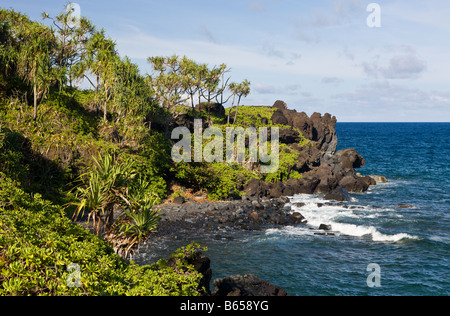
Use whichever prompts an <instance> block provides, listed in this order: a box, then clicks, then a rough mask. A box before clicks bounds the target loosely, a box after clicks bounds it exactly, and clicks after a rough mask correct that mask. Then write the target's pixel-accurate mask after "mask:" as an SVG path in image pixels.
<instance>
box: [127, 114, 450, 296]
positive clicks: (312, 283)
mask: <svg viewBox="0 0 450 316" xmlns="http://www.w3.org/2000/svg"><path fill="white" fill-rule="evenodd" d="M336 131H337V135H338V150H339V149H344V148H355V149H357V151H358V152H359V153H360V154H361V155H362V156H363V157H364V158H365V159H366V164H365V166H364V167H363V168H361V169H358V170H357V172H360V173H361V174H363V175H370V174H377V175H383V176H385V177H387V178H388V179H389V183H385V184H378V185H377V186H374V187H371V188H370V189H369V191H368V192H366V193H362V194H352V198H353V199H352V201H351V202H349V203H346V204H339V203H333V204H331V205H330V203H328V204H324V203H326V201H324V200H323V196H322V195H297V196H294V197H291V206H292V209H293V211H299V212H300V213H301V214H302V215H303V216H305V217H306V219H307V220H308V224H307V225H300V226H296V227H285V228H280V229H268V230H265V231H261V232H239V233H236V234H235V236H234V239H233V240H231V241H224V240H213V239H211V238H205V239H204V240H201V239H200V240H195V241H197V242H199V243H201V244H202V245H205V246H207V247H208V251H207V252H206V255H207V256H208V257H210V259H211V268H212V271H213V276H212V278H213V279H216V278H220V277H224V276H227V275H235V274H253V275H255V276H257V277H260V278H262V279H264V280H266V281H268V282H270V283H272V284H274V285H277V286H280V287H282V288H284V289H285V290H286V291H287V292H288V293H289V294H290V295H292V296H317V295H333V296H334V295H345V296H348V295H350V296H372V295H388V296H391V295H395V296H407V295H408V296H410V295H413V296H431V295H445V296H446V295H449V294H450V279H449V278H448V273H449V272H450V265H449V257H450V216H449V205H450V193H449V189H450V180H449V179H450V168H449V155H450V123H338V124H337V126H336ZM402 204H403V205H404V204H407V205H409V208H403V207H401V205H402ZM296 205H297V206H296ZM320 224H327V225H331V226H332V231H331V232H332V234H331V235H323V234H321V231H319V230H318V226H319V225H320ZM185 244H186V241H160V242H156V243H154V244H153V245H152V246H151V247H148V248H145V247H144V248H142V249H141V253H140V254H139V255H138V256H137V257H136V258H135V260H136V262H138V263H140V264H148V263H152V262H154V261H155V260H156V259H158V258H159V257H164V256H167V255H168V254H170V253H171V252H173V251H174V250H175V249H177V248H178V247H181V246H183V245H185Z"/></svg>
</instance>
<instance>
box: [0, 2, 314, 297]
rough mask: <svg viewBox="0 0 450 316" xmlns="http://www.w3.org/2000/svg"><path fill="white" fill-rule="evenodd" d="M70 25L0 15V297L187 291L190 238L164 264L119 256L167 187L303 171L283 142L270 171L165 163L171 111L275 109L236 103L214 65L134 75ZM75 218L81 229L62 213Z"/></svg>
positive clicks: (89, 33) (235, 191)
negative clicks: (275, 169)
mask: <svg viewBox="0 0 450 316" xmlns="http://www.w3.org/2000/svg"><path fill="white" fill-rule="evenodd" d="M71 22H73V21H71V16H70V12H62V13H61V14H59V15H57V16H55V17H51V16H49V15H48V14H47V13H45V12H44V13H43V21H41V22H36V21H31V20H30V19H29V18H28V17H27V16H26V15H24V14H21V13H20V12H16V11H14V10H12V9H10V10H5V9H0V271H1V274H0V284H1V285H0V295H198V294H199V293H201V291H202V289H199V288H198V282H199V280H200V278H201V276H200V275H199V274H198V273H197V272H195V271H194V270H193V267H192V266H190V265H189V264H188V263H187V261H186V260H185V258H187V257H189V255H190V254H192V253H193V252H194V251H195V250H196V249H197V248H198V246H197V245H191V246H189V247H187V248H185V249H181V250H180V251H179V252H178V253H177V254H176V255H174V256H175V257H177V258H178V261H177V265H176V266H175V267H173V266H169V265H168V264H167V262H165V261H160V262H159V263H158V264H155V265H153V266H142V267H140V266H137V265H136V264H134V263H133V262H132V261H131V262H130V261H128V260H129V259H130V258H132V255H133V254H134V253H135V252H136V251H137V250H138V249H139V248H138V247H139V245H140V244H141V243H143V242H145V241H149V240H150V236H151V233H152V232H153V231H155V230H157V225H158V221H159V219H160V216H159V213H158V211H157V210H155V209H154V206H155V205H157V204H159V203H161V202H162V201H163V200H165V199H166V198H167V197H168V196H169V195H170V193H171V192H170V190H171V187H172V186H174V185H182V186H185V187H188V188H191V189H194V190H196V191H206V192H207V194H208V197H209V198H210V199H214V200H220V199H226V198H229V197H238V196H240V195H242V194H243V193H242V189H243V188H244V186H245V184H246V183H247V182H248V181H249V180H250V179H252V178H259V179H263V180H266V181H272V182H278V181H284V180H287V179H289V178H292V177H301V175H300V174H298V172H296V171H295V170H294V169H293V166H294V165H295V162H296V160H297V158H298V156H296V155H298V153H296V152H295V151H294V150H292V149H291V148H289V147H288V146H285V145H281V146H280V150H281V152H282V154H281V157H280V169H279V170H278V172H277V173H274V174H269V175H263V174H261V173H260V172H259V168H258V167H259V165H258V164H257V163H239V164H238V163H232V164H228V163H212V164H207V163H174V162H173V161H172V158H171V147H172V145H173V142H172V140H170V139H169V137H168V136H169V131H170V128H171V124H172V123H174V121H175V119H176V118H177V117H178V116H179V115H187V116H189V117H190V118H201V119H203V120H204V121H205V122H206V125H208V126H212V125H214V126H217V127H219V128H220V129H222V130H225V129H226V128H227V127H230V126H234V127H236V126H238V127H244V128H246V127H250V126H254V127H256V128H258V127H264V126H265V127H272V126H273V124H271V117H272V114H273V111H274V109H273V108H271V107H248V106H242V105H241V101H242V98H244V97H246V96H247V95H248V94H249V93H250V82H249V81H248V80H244V81H243V82H241V83H237V82H232V81H231V77H229V76H228V74H229V73H230V72H231V69H230V68H228V67H227V66H226V65H224V64H222V65H219V66H217V65H216V66H213V67H210V66H208V65H206V64H200V63H197V62H195V61H193V60H191V59H189V58H187V57H182V58H181V57H178V56H171V57H149V58H148V61H149V63H150V64H151V66H152V72H151V73H150V74H146V75H142V74H141V73H140V71H139V68H138V67H137V65H135V64H133V63H132V62H131V61H130V59H129V58H127V57H121V56H119V53H118V51H117V49H116V44H115V43H114V41H113V40H112V39H111V38H109V37H108V36H107V35H106V31H105V30H103V29H101V30H99V29H97V28H96V27H95V26H94V25H93V24H92V23H91V22H90V21H89V20H88V19H87V18H85V17H83V18H81V20H80V21H79V23H77V24H76V25H74V24H73V23H71ZM46 23H47V24H48V25H47V24H46ZM81 80H84V82H85V83H88V84H90V86H91V89H90V90H81V89H80V88H78V86H79V83H80V82H81ZM229 101H231V102H232V104H231V106H230V107H229V108H228V109H226V112H225V113H221V114H218V113H214V112H211V110H210V109H211V107H210V105H211V104H213V103H218V104H220V105H224V104H226V103H227V102H229ZM195 104H199V105H200V106H199V107H195ZM278 127H281V128H286V126H278ZM300 144H301V145H306V144H307V140H305V139H304V138H303V139H302V140H301V142H300ZM204 145H205V143H204V144H203V146H204ZM246 154H248V152H247V153H246ZM176 194H179V192H175V195H176ZM83 215H86V217H87V219H88V220H89V224H91V223H92V225H91V226H90V227H91V231H89V230H87V229H85V228H84V227H83V226H81V225H76V224H74V222H73V221H72V220H71V218H72V219H75V218H80V217H82V216H83ZM88 227H89V226H88ZM74 264H75V265H74ZM78 268H79V271H78V270H77V269H78ZM74 276H75V277H74ZM78 276H79V278H80V280H78V281H76V282H75V283H76V286H74V287H71V285H73V280H74V279H77V278H78ZM77 282H78V283H77Z"/></svg>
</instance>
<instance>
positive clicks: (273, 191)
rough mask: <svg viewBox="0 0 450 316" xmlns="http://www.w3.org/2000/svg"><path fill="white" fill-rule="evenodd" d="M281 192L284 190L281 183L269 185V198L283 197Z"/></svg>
mask: <svg viewBox="0 0 450 316" xmlns="http://www.w3.org/2000/svg"><path fill="white" fill-rule="evenodd" d="M283 190H284V184H283V182H278V183H271V184H270V190H269V196H270V197H271V198H279V197H281V196H282V195H283Z"/></svg>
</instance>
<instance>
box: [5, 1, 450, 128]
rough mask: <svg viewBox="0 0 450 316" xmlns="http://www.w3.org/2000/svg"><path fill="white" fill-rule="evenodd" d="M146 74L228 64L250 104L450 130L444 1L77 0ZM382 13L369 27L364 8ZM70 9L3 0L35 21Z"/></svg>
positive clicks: (448, 5)
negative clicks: (179, 61)
mask: <svg viewBox="0 0 450 316" xmlns="http://www.w3.org/2000/svg"><path fill="white" fill-rule="evenodd" d="M73 2H76V3H78V4H79V5H80V8H81V14H82V15H83V16H87V17H88V18H90V19H91V20H92V21H93V22H94V24H95V25H97V26H98V27H104V28H105V29H106V32H107V34H108V35H109V36H110V37H111V38H113V39H114V40H115V41H116V42H117V46H118V49H119V52H120V54H121V55H122V56H125V55H126V56H128V57H130V58H131V59H132V60H133V61H134V62H135V63H137V64H138V65H139V66H140V68H141V69H142V72H144V73H145V72H148V71H149V66H148V65H147V63H146V58H147V57H149V56H158V55H161V56H168V55H173V54H177V55H180V56H184V55H186V56H188V57H190V58H192V59H194V60H196V61H198V62H202V63H208V64H209V65H210V66H213V65H218V64H221V63H226V64H227V65H228V66H229V67H231V68H232V73H231V76H232V80H234V81H242V80H244V79H248V80H249V81H250V82H251V83H252V93H251V94H250V96H249V97H248V98H247V99H245V100H243V103H245V104H249V105H272V104H273V103H274V101H276V100H278V99H280V100H284V101H285V102H286V103H287V104H288V106H289V107H290V108H293V109H296V110H297V111H304V112H306V113H307V114H308V115H311V114H312V113H313V112H320V113H325V112H329V113H331V114H333V115H336V117H337V118H338V121H341V122H352V121H353V122H377V121H378V122H380V121H382V122H418V121H426V122H436V121H441V122H442V121H446V122H448V121H450V120H449V119H450V41H449V39H450V2H449V1H446V0H441V1H437V0H431V1H430V0H429V1H416V0H412V1H407V0H386V1H381V0H380V1H363V0H323V1H298V0H295V1H294V0H227V1H223V0H221V1H217V0H209V1H206V0H189V1H188V0H164V1H161V0H158V1H144V0H125V1H113V0H111V1H85V0H78V1H73ZM371 2H376V3H377V4H379V6H380V8H381V27H380V28H376V27H375V28H370V27H369V26H368V25H367V17H368V16H369V15H370V14H371V12H368V11H367V10H366V9H367V6H368V5H369V4H370V3H371ZM66 3H67V1H58V0H54V1H51V0H47V1H46V0H44V1H32V0H0V6H1V7H3V8H9V7H13V8H14V9H16V10H19V11H21V12H23V13H26V14H27V15H28V16H30V17H31V18H32V19H35V20H39V19H40V13H41V12H42V11H46V12H48V13H49V14H50V15H55V14H57V13H58V12H60V11H61V10H62V9H63V8H64V6H65V4H66Z"/></svg>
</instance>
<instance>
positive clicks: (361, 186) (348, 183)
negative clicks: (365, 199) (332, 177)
mask: <svg viewBox="0 0 450 316" xmlns="http://www.w3.org/2000/svg"><path fill="white" fill-rule="evenodd" d="M339 186H341V187H342V188H344V189H345V190H347V191H348V192H355V193H362V192H366V191H367V189H368V188H369V185H368V184H367V183H366V182H365V181H364V180H362V179H361V178H358V177H356V176H354V175H347V176H345V177H344V178H342V179H341V180H340V181H339Z"/></svg>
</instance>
